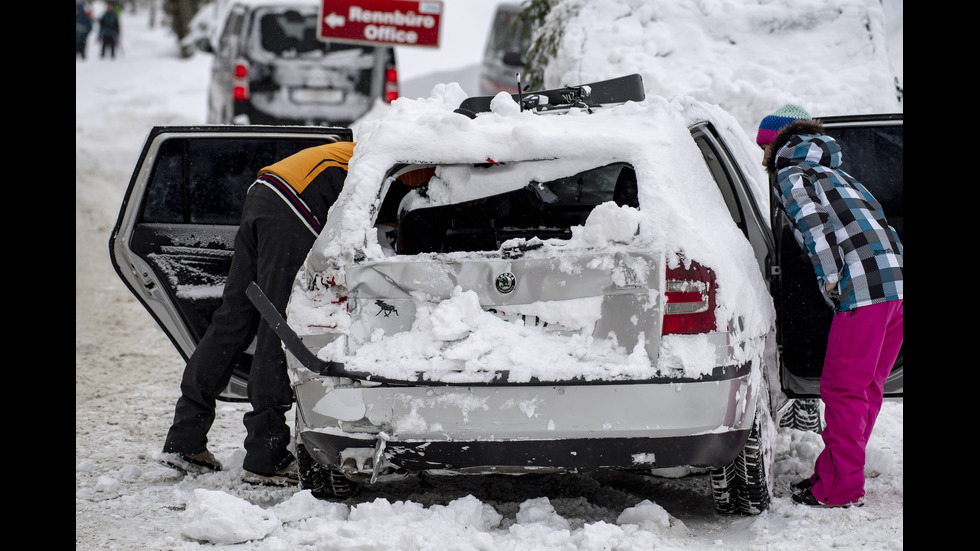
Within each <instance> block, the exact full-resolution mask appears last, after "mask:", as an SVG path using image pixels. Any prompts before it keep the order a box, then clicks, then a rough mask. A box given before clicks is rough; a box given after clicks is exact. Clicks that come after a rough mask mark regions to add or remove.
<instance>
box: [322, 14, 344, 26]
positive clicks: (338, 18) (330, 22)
mask: <svg viewBox="0 0 980 551" xmlns="http://www.w3.org/2000/svg"><path fill="white" fill-rule="evenodd" d="M323 21H324V22H325V23H326V24H327V26H328V27H330V28H331V29H335V28H337V27H343V26H344V25H346V24H347V20H346V19H344V16H343V15H337V14H336V13H334V12H330V15H328V16H326V17H324V18H323Z"/></svg>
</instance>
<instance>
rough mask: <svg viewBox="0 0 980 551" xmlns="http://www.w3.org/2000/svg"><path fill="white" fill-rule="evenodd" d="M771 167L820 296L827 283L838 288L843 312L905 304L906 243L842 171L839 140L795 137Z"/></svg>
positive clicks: (868, 195) (860, 187) (865, 192)
mask: <svg viewBox="0 0 980 551" xmlns="http://www.w3.org/2000/svg"><path fill="white" fill-rule="evenodd" d="M774 162H775V168H776V184H775V185H776V187H777V191H778V193H779V198H780V201H781V202H782V205H783V207H784V208H785V209H786V212H787V213H788V214H789V216H790V218H792V220H793V221H794V223H795V228H796V230H795V232H794V233H795V234H796V239H797V241H798V242H799V243H800V246H801V247H803V249H804V250H805V251H806V252H807V254H808V255H809V256H810V260H811V261H812V262H813V267H814V269H815V270H816V274H817V280H818V282H819V283H820V289H821V291H824V283H834V282H840V284H839V287H838V289H839V292H840V299H839V306H838V310H839V311H847V310H852V309H854V308H857V307H859V306H867V305H870V304H877V303H879V302H886V301H889V300H898V299H901V298H903V296H902V280H903V277H902V265H903V252H902V243H901V241H899V239H898V234H897V233H896V232H895V230H894V229H893V228H892V227H891V226H889V225H888V222H887V221H886V220H885V215H884V213H883V212H882V210H881V205H880V204H879V203H878V201H877V200H876V199H875V198H874V197H873V196H872V195H871V193H870V192H868V190H867V189H866V188H865V187H864V186H863V185H861V183H860V182H858V181H857V180H855V179H854V178H853V177H852V176H851V175H849V174H847V173H846V172H844V171H842V170H840V169H839V167H840V164H841V149H840V146H839V145H838V144H837V142H836V141H834V139H833V138H831V137H829V136H824V135H815V134H801V135H794V136H791V137H790V138H789V139H788V140H787V141H786V144H785V145H784V146H782V147H780V148H779V149H778V150H777V151H776V152H775V157H774ZM824 294H825V296H826V292H825V291H824Z"/></svg>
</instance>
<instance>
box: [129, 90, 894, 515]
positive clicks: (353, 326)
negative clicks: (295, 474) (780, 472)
mask: <svg viewBox="0 0 980 551" xmlns="http://www.w3.org/2000/svg"><path fill="white" fill-rule="evenodd" d="M638 78H639V77H636V76H634V77H627V78H624V79H617V80H616V81H612V82H605V83H595V84H592V85H588V86H580V87H571V88H566V89H562V90H557V91H553V93H522V94H517V95H514V96H511V95H508V94H506V93H501V94H498V95H497V96H495V97H493V98H489V97H481V98H466V97H465V94H463V92H462V90H461V89H460V88H459V87H458V86H456V85H454V84H453V85H444V86H438V87H436V88H435V89H434V90H433V94H432V95H431V97H429V98H427V99H419V100H408V99H401V100H398V101H396V102H394V103H393V104H392V106H391V109H390V111H389V112H388V113H387V114H386V115H385V116H384V117H381V118H379V119H375V120H372V121H367V122H365V123H363V124H362V125H361V126H360V127H359V129H358V140H357V143H358V145H357V147H356V148H355V154H354V157H353V158H352V159H351V162H350V171H349V174H348V179H347V182H346V184H345V188H344V191H343V192H342V193H341V195H340V197H339V198H338V200H337V203H336V204H335V205H334V207H333V208H332V209H331V211H330V215H329V217H328V220H327V224H326V226H325V228H324V230H323V232H322V233H321V235H320V237H319V238H318V240H317V242H316V244H315V245H314V247H313V249H312V250H311V252H310V254H309V256H308V258H307V261H306V264H305V266H304V267H303V268H301V269H300V271H299V273H298V274H297V278H296V283H295V287H294V290H293V293H292V297H291V299H290V303H289V306H288V308H287V315H286V320H285V323H277V321H278V320H276V319H275V317H276V313H275V312H269V311H268V304H267V303H264V302H263V300H262V293H261V289H257V288H253V289H251V290H250V296H252V298H253V300H254V302H255V303H256V305H257V306H258V307H259V308H260V309H261V310H263V315H264V316H267V319H268V320H270V321H272V322H273V324H274V327H277V329H278V332H279V333H280V336H281V337H282V338H283V341H284V343H285V347H286V349H287V350H288V351H289V353H288V354H287V362H288V365H289V371H290V377H291V381H292V383H293V389H294V393H295V398H296V408H297V409H296V437H297V441H296V453H297V456H298V458H299V460H300V467H301V468H300V474H301V484H302V486H303V487H304V488H308V489H310V490H311V491H312V492H313V494H314V495H316V496H318V497H321V498H327V499H329V498H343V497H345V496H348V495H351V494H352V493H354V492H356V491H357V490H358V488H359V487H360V486H361V485H362V484H372V483H373V484H384V482H385V481H386V480H387V479H389V478H390V477H393V476H402V475H404V474H406V473H416V472H421V471H425V472H431V473H490V472H495V473H500V472H506V473H526V472H542V471H551V470H556V471H562V470H592V469H631V470H642V471H649V470H651V469H660V468H667V467H678V466H685V467H700V468H704V469H708V470H709V471H710V473H711V474H710V476H711V480H712V492H713V496H714V499H715V504H716V507H717V509H718V510H719V511H721V512H726V513H746V514H753V513H758V512H759V511H761V510H764V509H765V508H766V507H767V506H768V503H769V498H770V495H771V491H772V482H771V480H772V469H771V464H770V461H771V458H772V453H771V452H772V450H771V449H770V448H769V444H770V442H771V441H772V439H771V435H772V431H774V430H775V428H774V423H773V417H774V415H776V411H777V408H778V407H779V406H780V405H781V404H782V403H783V401H784V400H783V398H784V397H785V395H784V394H783V393H781V392H780V384H779V382H780V379H779V376H780V372H782V373H784V374H785V373H786V372H787V367H786V366H785V365H782V363H781V361H780V355H779V350H780V349H782V350H784V351H785V350H786V349H788V348H792V347H793V346H794V344H793V343H792V342H790V341H788V340H787V337H788V335H790V334H784V333H781V331H780V325H779V323H777V322H778V321H779V320H778V318H777V316H776V309H775V308H774V301H773V298H772V297H771V296H770V292H769V286H770V285H773V284H775V283H778V284H779V285H781V288H795V287H800V286H804V285H809V286H813V285H814V283H813V277H812V273H811V274H806V275H800V276H799V278H800V279H799V280H795V281H787V278H786V276H787V271H781V270H779V269H778V268H779V266H778V264H776V262H777V261H779V259H780V256H779V255H778V254H777V250H776V244H777V242H778V240H777V239H776V237H775V236H774V233H773V231H772V229H771V226H770V215H772V213H770V212H769V208H768V196H769V189H768V184H767V180H766V176H765V173H764V172H763V170H762V167H761V164H760V159H761V153H760V151H759V150H758V147H757V146H756V145H755V144H754V143H753V142H752V140H750V139H749V138H748V137H746V135H745V133H744V131H743V130H741V128H740V126H739V124H738V123H737V121H736V120H735V119H734V118H733V117H731V116H730V115H728V114H727V113H725V112H724V111H722V110H721V109H720V108H718V107H717V106H714V105H710V104H705V103H701V102H698V101H695V100H693V99H690V98H677V99H673V100H667V99H663V98H643V92H642V90H643V88H642V84H641V83H639V82H638ZM625 100H630V101H625ZM899 125H900V120H899ZM856 127H860V125H858V126H856ZM351 139H353V138H352V135H351V133H350V132H349V131H347V130H346V129H343V128H318V127H275V128H273V127H261V126H258V127H247V126H245V127H222V126H212V127H180V128H156V129H153V131H151V133H150V135H149V137H148V139H147V142H146V145H145V146H144V152H143V155H142V156H141V158H140V162H139V164H138V166H137V167H136V170H135V171H134V174H133V178H132V180H131V182H130V189H129V192H128V193H127V200H126V201H125V202H124V204H123V206H122V209H121V211H120V216H119V220H118V222H117V224H116V227H115V228H114V230H113V233H112V237H111V239H110V248H111V252H112V258H113V261H114V263H115V265H116V270H117V272H118V274H119V275H120V277H121V278H122V279H123V281H125V282H126V284H127V285H128V286H129V287H130V288H131V289H132V291H133V292H134V294H135V295H136V296H137V297H138V298H139V300H141V301H142V302H143V303H144V305H145V306H146V307H147V309H148V310H149V311H150V312H151V314H153V316H154V317H155V318H156V319H157V321H158V322H159V323H160V325H161V327H163V328H164V330H165V331H166V332H167V334H168V335H170V337H171V339H172V340H173V341H174V344H175V345H176V346H177V348H178V350H180V351H181V353H182V354H183V355H184V356H185V357H188V356H189V354H190V353H191V352H192V351H193V348H194V345H195V344H196V342H197V340H198V339H199V338H200V336H201V335H202V334H203V331H204V329H205V328H206V327H207V324H208V323H209V320H210V312H212V311H213V309H214V308H216V307H217V301H218V300H220V293H221V284H222V283H223V274H224V273H225V272H227V267H228V261H229V259H230V256H231V246H232V243H233V236H234V233H235V231H236V229H237V225H236V224H237V220H238V214H239V212H240V208H241V199H242V197H243V195H244V192H245V189H246V188H247V187H248V185H249V184H250V183H251V182H252V181H253V178H254V175H255V173H256V172H257V170H258V168H260V167H262V166H266V165H268V164H271V162H273V161H274V160H277V159H278V158H282V157H285V156H286V155H288V154H289V153H291V152H292V151H295V150H298V149H299V148H302V147H304V146H309V145H314V144H316V143H323V142H325V141H333V140H351ZM899 141H900V140H899ZM419 175H423V176H424V178H423V180H425V178H427V180H425V181H424V183H422V184H418V181H419V178H418V176H419ZM410 183H411V184H416V185H414V186H412V185H409V184H410ZM899 204H900V201H899ZM783 256H784V257H785V258H786V259H787V261H796V260H797V259H798V255H790V254H784V255H783ZM780 278H781V279H780ZM782 304H783V306H785V307H787V308H791V306H792V305H790V304H787V303H786V302H785V301H783V303H782ZM789 315H792V314H789ZM780 337H782V340H781V341H777V339H778V338H780ZM248 362H249V358H248V354H247V353H246V354H245V355H243V360H242V367H241V370H240V372H239V373H238V375H237V376H236V377H234V378H233V381H232V384H231V385H230V387H229V389H228V390H227V392H226V394H225V395H224V397H223V398H224V399H235V397H236V396H238V397H239V398H241V397H243V396H244V394H245V393H244V380H245V378H246V377H247V368H248ZM899 370H900V368H899ZM817 377H819V375H818V376H817ZM783 390H786V389H785V385H783ZM796 390H797V391H798V393H797V394H796V396H806V395H807V394H805V393H804V390H806V389H803V388H797V389H796ZM807 391H809V390H807Z"/></svg>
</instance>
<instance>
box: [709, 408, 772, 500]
mask: <svg viewBox="0 0 980 551" xmlns="http://www.w3.org/2000/svg"><path fill="white" fill-rule="evenodd" d="M773 431H774V427H773V423H772V416H771V415H770V413H769V409H768V408H767V407H766V406H760V407H759V408H758V411H757V413H756V416H755V420H754V421H753V423H752V430H751V431H750V432H749V438H748V440H746V442H745V446H743V447H742V450H741V451H740V452H739V453H738V455H737V456H736V457H735V459H734V460H733V461H732V462H731V463H730V464H728V465H726V466H724V467H720V468H715V469H711V493H712V497H713V498H714V502H715V510H717V511H718V512H719V513H722V514H728V515H731V514H741V515H758V514H759V513H761V512H763V511H765V510H766V509H768V508H769V503H770V500H771V497H772V475H771V473H772V457H773V450H772V442H773V436H774V435H773V434H772V432H773Z"/></svg>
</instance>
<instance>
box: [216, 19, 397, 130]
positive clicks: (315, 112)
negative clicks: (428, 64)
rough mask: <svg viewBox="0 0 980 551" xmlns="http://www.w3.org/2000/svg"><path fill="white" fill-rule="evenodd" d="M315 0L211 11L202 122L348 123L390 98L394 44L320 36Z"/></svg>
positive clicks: (394, 73)
mask: <svg viewBox="0 0 980 551" xmlns="http://www.w3.org/2000/svg"><path fill="white" fill-rule="evenodd" d="M320 4H321V2H319V1H318V0H295V1H291V2H282V1H278V0H234V1H233V2H231V3H229V4H228V5H227V7H226V9H224V10H222V11H221V12H220V14H219V15H218V19H219V30H218V31H217V32H216V34H215V36H216V37H217V38H216V41H215V42H212V40H211V39H210V38H207V37H205V38H201V39H199V40H198V42H197V45H198V47H199V48H200V49H201V50H203V51H206V52H210V53H212V54H214V59H213V62H212V65H211V82H210V86H209V88H208V115H207V120H208V122H209V123H212V124H285V125H323V126H349V125H350V124H351V123H352V122H354V121H356V120H357V119H359V118H360V117H362V116H363V115H364V114H365V113H367V112H368V111H369V110H370V109H371V107H372V106H373V105H374V104H375V102H376V101H378V100H382V101H385V102H389V103H390V102H391V101H392V100H394V99H395V98H397V97H398V71H397V66H396V63H395V52H394V49H392V48H390V47H386V46H372V45H364V44H352V43H344V42H336V41H327V40H321V39H320V38H318V37H317V29H318V21H319V15H318V14H319V9H320Z"/></svg>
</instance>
